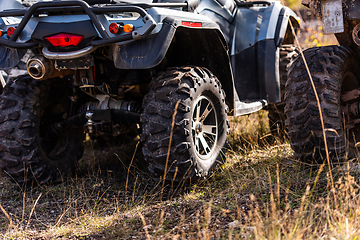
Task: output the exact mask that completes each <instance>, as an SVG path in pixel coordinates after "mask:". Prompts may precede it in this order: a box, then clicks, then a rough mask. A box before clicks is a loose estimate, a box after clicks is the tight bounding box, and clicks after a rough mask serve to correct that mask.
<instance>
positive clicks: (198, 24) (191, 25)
mask: <svg viewBox="0 0 360 240" xmlns="http://www.w3.org/2000/svg"><path fill="white" fill-rule="evenodd" d="M181 25H183V26H186V27H202V23H201V22H181Z"/></svg>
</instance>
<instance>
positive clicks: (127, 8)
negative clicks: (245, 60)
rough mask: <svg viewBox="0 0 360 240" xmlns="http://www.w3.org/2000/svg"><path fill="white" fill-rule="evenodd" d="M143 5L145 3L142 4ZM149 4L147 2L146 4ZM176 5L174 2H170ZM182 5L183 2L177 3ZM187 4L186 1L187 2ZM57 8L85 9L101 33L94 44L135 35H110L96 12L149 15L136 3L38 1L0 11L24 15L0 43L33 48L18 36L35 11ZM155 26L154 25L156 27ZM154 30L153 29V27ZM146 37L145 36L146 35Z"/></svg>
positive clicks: (77, 0) (30, 43) (7, 13)
mask: <svg viewBox="0 0 360 240" xmlns="http://www.w3.org/2000/svg"><path fill="white" fill-rule="evenodd" d="M142 5H143V4H142ZM145 5H147V4H145ZM157 5H164V6H165V5H166V6H167V5H169V4H161V3H159V4H157ZM170 5H174V4H170ZM176 5H182V4H176ZM185 5H186V3H185ZM52 10H56V12H67V11H75V10H76V11H84V12H85V13H86V14H87V15H88V16H89V17H90V20H91V21H92V23H93V24H94V25H95V27H96V29H97V30H98V32H99V33H100V35H101V37H102V39H101V40H95V41H93V43H92V45H93V46H101V45H107V44H110V43H115V42H121V41H128V40H132V39H133V37H132V35H131V34H127V35H121V36H118V37H111V38H110V37H109V34H108V33H107V32H106V31H105V30H104V29H103V28H102V25H101V23H100V21H99V19H98V18H97V17H96V15H95V14H96V13H107V12H137V13H139V14H140V15H141V17H144V16H146V15H147V13H146V11H145V10H144V9H143V8H141V7H139V6H135V5H121V6H119V5H118V6H111V5H110V6H109V5H105V6H102V7H91V6H90V5H89V4H87V3H86V2H84V1H81V0H74V1H61V2H38V3H35V4H34V5H32V6H31V7H30V8H28V9H27V10H6V11H2V12H0V17H10V16H12V17H14V16H24V17H23V19H22V20H21V22H20V23H19V25H18V26H17V27H16V29H15V31H14V33H13V35H12V36H11V37H10V39H2V38H0V44H1V45H5V46H7V47H12V48H33V47H36V46H38V44H37V43H35V42H28V43H18V42H16V40H17V38H18V37H19V36H20V33H21V32H22V31H23V30H24V28H25V26H26V24H27V23H28V22H29V20H30V18H31V17H32V15H33V14H35V13H41V12H48V11H52ZM154 27H155V26H153V28H154ZM151 30H152V29H151ZM144 37H145V36H144Z"/></svg>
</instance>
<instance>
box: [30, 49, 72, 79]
mask: <svg viewBox="0 0 360 240" xmlns="http://www.w3.org/2000/svg"><path fill="white" fill-rule="evenodd" d="M26 69H27V71H28V73H29V75H30V77H32V78H34V79H36V80H39V81H42V80H46V79H49V78H54V77H63V76H65V75H70V74H74V72H75V71H74V70H70V69H66V70H61V71H58V70H55V68H54V64H53V62H52V61H51V60H49V59H47V58H45V57H44V56H41V55H36V56H34V57H33V58H31V59H29V61H28V62H27V63H26Z"/></svg>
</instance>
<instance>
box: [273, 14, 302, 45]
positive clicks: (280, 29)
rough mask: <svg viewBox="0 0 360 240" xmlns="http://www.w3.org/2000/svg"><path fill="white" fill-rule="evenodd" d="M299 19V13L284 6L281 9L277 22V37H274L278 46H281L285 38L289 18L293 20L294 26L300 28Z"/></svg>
mask: <svg viewBox="0 0 360 240" xmlns="http://www.w3.org/2000/svg"><path fill="white" fill-rule="evenodd" d="M297 19H298V17H297V15H296V14H295V13H294V12H293V11H292V10H291V9H290V8H288V7H283V8H282V9H281V10H280V13H279V18H278V21H277V24H276V30H275V38H274V40H275V45H276V46H277V47H280V46H281V44H282V42H283V40H284V37H285V34H286V31H287V27H288V24H289V20H290V21H291V23H292V25H293V27H294V28H300V24H299V22H298V20H297Z"/></svg>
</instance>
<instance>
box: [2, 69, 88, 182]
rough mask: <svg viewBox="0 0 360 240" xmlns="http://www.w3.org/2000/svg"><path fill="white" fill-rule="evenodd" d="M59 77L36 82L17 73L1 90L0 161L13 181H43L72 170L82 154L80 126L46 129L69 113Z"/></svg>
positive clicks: (57, 177) (56, 177)
mask: <svg viewBox="0 0 360 240" xmlns="http://www.w3.org/2000/svg"><path fill="white" fill-rule="evenodd" d="M66 92H67V88H66V85H65V84H64V83H63V82H62V80H61V79H55V80H48V81H43V82H39V81H36V80H33V79H32V78H30V77H29V76H19V77H18V78H16V79H14V81H10V82H9V83H8V84H7V85H6V86H5V88H4V91H3V94H2V100H1V103H0V110H1V113H0V139H1V142H0V165H1V168H2V169H3V170H4V172H5V175H8V176H9V177H10V178H11V179H12V180H15V181H16V182H18V183H31V182H33V181H35V182H36V183H39V184H42V183H46V182H50V181H54V180H59V179H61V178H63V177H67V176H70V175H71V174H72V173H73V170H74V166H75V163H76V161H77V160H78V159H80V158H81V156H82V153H83V148H82V137H83V135H82V132H83V131H82V129H66V130H64V131H62V132H61V133H59V134H56V133H52V132H51V131H50V129H51V126H52V125H51V124H52V123H54V122H57V121H61V120H62V118H63V117H64V116H65V115H64V114H66V113H67V111H68V106H69V97H68V96H67V94H66Z"/></svg>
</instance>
